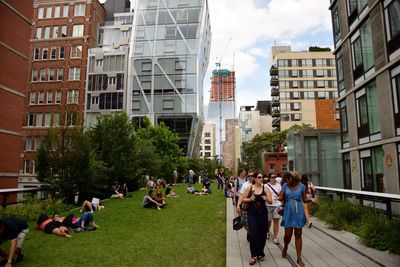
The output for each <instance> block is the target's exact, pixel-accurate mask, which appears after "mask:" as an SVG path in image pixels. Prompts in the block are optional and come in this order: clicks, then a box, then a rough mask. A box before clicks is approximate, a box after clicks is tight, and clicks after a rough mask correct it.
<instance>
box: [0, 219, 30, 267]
mask: <svg viewBox="0 0 400 267" xmlns="http://www.w3.org/2000/svg"><path fill="white" fill-rule="evenodd" d="M28 227H29V226H28V224H27V223H26V222H25V221H24V220H21V219H18V218H15V217H4V218H2V219H0V244H3V243H4V242H6V241H7V240H10V242H11V244H10V251H9V253H8V254H7V253H5V252H4V251H3V250H1V249H0V256H2V257H4V258H5V259H4V264H5V266H7V267H11V266H12V262H13V260H14V256H15V255H16V256H17V257H16V261H17V262H19V261H22V260H23V259H24V254H23V251H22V243H23V242H24V240H25V236H26V234H27V233H28ZM6 259H7V261H5V260H6Z"/></svg>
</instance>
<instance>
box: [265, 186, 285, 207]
mask: <svg viewBox="0 0 400 267" xmlns="http://www.w3.org/2000/svg"><path fill="white" fill-rule="evenodd" d="M268 185H270V186H271V187H272V188H273V189H275V191H276V193H278V195H279V193H280V192H281V191H282V186H281V185H280V184H279V183H275V184H274V185H272V184H270V183H268ZM268 185H267V184H265V185H264V188H268V189H269V191H270V192H271V195H272V204H268V203H267V206H273V207H278V206H280V205H281V202H280V201H279V200H277V199H276V197H278V196H277V195H276V194H275V192H274V190H272V189H271V187H269V186H268Z"/></svg>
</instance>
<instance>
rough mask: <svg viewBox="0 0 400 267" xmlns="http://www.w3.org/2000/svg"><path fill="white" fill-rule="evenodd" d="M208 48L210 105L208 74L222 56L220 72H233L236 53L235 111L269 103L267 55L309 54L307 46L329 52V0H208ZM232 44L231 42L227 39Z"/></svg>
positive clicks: (206, 95) (207, 85) (207, 84)
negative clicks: (285, 48) (288, 49)
mask: <svg viewBox="0 0 400 267" xmlns="http://www.w3.org/2000/svg"><path fill="white" fill-rule="evenodd" d="M208 2H209V6H210V19H211V30H212V46H211V56H210V64H209V71H208V73H207V75H206V77H205V80H204V99H205V101H204V104H205V105H207V104H208V100H209V90H210V72H211V70H212V69H213V68H215V62H216V61H217V59H216V58H220V57H221V56H222V55H223V54H224V49H225V47H226V45H227V44H228V43H229V46H228V48H227V50H226V52H225V54H224V56H223V58H222V60H221V61H222V67H223V68H227V69H232V65H233V53H235V64H234V67H235V71H236V89H237V105H236V106H237V109H239V107H240V106H243V105H255V104H256V102H257V101H258V100H266V99H270V98H271V96H270V88H269V78H270V77H269V74H268V70H269V68H270V59H269V51H270V48H271V46H272V45H274V43H275V42H276V44H277V45H291V46H292V50H297V51H301V50H307V49H308V47H309V46H311V45H317V46H323V47H327V46H329V47H331V48H333V41H332V26H331V17H330V11H329V9H328V8H329V3H330V1H329V0H234V1H233V0H209V1H208ZM230 39H231V41H230V42H229V40H230Z"/></svg>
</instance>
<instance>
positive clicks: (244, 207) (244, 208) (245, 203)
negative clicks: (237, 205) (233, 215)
mask: <svg viewBox="0 0 400 267" xmlns="http://www.w3.org/2000/svg"><path fill="white" fill-rule="evenodd" d="M252 189H253V186H252ZM252 194H253V191H252V190H250V192H249V194H248V196H247V198H249V197H251V195H252ZM249 205H250V202H242V208H241V209H242V210H244V211H246V210H247V209H248V208H249Z"/></svg>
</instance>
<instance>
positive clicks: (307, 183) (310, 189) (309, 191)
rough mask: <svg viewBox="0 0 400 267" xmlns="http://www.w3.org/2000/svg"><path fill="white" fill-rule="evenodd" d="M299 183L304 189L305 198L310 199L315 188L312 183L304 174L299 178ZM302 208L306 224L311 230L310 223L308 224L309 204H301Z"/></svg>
mask: <svg viewBox="0 0 400 267" xmlns="http://www.w3.org/2000/svg"><path fill="white" fill-rule="evenodd" d="M301 183H302V184H304V186H305V187H306V198H307V199H311V198H312V197H313V195H314V192H315V187H314V185H313V183H311V182H310V180H309V179H308V176H307V175H306V174H303V175H302V176H301ZM303 206H304V212H305V214H306V224H307V225H308V228H311V227H312V222H310V203H303Z"/></svg>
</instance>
